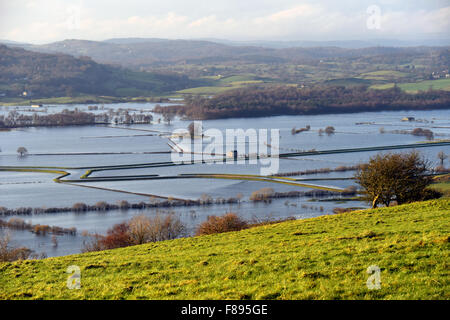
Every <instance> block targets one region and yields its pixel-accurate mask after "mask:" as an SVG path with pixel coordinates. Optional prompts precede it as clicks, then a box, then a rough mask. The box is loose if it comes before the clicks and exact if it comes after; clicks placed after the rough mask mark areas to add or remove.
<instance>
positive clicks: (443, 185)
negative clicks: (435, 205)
mask: <svg viewBox="0 0 450 320" xmlns="http://www.w3.org/2000/svg"><path fill="white" fill-rule="evenodd" d="M430 187H431V188H433V189H435V190H437V191H439V192H441V193H442V194H443V195H444V196H445V197H450V182H440V183H434V184H432V185H431V186H430Z"/></svg>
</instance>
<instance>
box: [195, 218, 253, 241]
mask: <svg viewBox="0 0 450 320" xmlns="http://www.w3.org/2000/svg"><path fill="white" fill-rule="evenodd" d="M246 228H248V223H247V222H246V221H245V220H243V219H241V218H240V217H238V216H237V215H236V214H235V213H227V214H225V215H223V216H219V217H218V216H209V217H208V219H207V220H206V221H205V222H203V223H201V224H200V225H199V226H198V228H197V231H196V233H195V234H196V235H197V236H201V235H207V234H213V233H222V232H229V231H239V230H242V229H246Z"/></svg>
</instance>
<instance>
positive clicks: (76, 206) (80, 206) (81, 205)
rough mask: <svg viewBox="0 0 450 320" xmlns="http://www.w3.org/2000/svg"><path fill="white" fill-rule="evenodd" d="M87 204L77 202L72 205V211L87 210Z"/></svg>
mask: <svg viewBox="0 0 450 320" xmlns="http://www.w3.org/2000/svg"><path fill="white" fill-rule="evenodd" d="M87 209H88V206H87V205H86V204H85V203H82V202H77V203H75V204H74V205H73V206H72V211H75V212H84V211H87Z"/></svg>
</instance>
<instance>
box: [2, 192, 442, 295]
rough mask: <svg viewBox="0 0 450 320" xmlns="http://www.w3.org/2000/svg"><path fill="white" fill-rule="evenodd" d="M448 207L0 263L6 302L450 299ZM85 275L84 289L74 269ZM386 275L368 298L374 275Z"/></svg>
mask: <svg viewBox="0 0 450 320" xmlns="http://www.w3.org/2000/svg"><path fill="white" fill-rule="evenodd" d="M449 214H450V200H449V199H448V198H447V199H441V200H434V201H428V202H422V203H413V204H409V205H402V206H397V207H391V208H380V209H376V210H365V211H357V212H350V213H344V214H338V215H326V216H322V217H318V218H313V219H306V220H298V221H290V222H283V223H279V224H274V225H267V226H262V227H257V228H252V229H248V230H244V231H240V232H230V233H224V234H217V235H211V236H202V237H195V238H186V239H178V240H172V241H164V242H159V243H151V244H146V245H141V246H134V247H128V248H122V249H115V250H110V251H103V252H94V253H87V254H79V255H72V256H66V257H58V258H51V259H44V260H32V261H18V262H14V263H0V287H1V288H2V290H1V291H0V298H1V299H55V298H57V299H450V296H449V292H450V287H449V281H448V279H449V278H448V277H449V272H448V270H449V269H448V262H449V248H450V245H449V239H450V238H449V235H448V230H449V227H450V215H449ZM70 265H77V266H79V267H80V269H81V289H79V290H75V289H74V290H69V289H68V288H67V287H66V283H67V277H68V274H67V273H66V269H67V267H68V266H70ZM372 265H376V266H379V268H380V269H381V273H380V277H381V289H379V290H374V289H372V290H369V289H368V288H367V286H366V281H367V279H368V277H369V275H368V274H367V269H368V267H369V266H372Z"/></svg>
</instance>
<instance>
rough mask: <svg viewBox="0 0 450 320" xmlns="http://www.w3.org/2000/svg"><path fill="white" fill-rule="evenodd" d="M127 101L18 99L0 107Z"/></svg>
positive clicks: (113, 99) (96, 97)
mask: <svg viewBox="0 0 450 320" xmlns="http://www.w3.org/2000/svg"><path fill="white" fill-rule="evenodd" d="M123 101H126V100H125V99H122V98H117V97H107V96H101V97H98V96H78V97H55V98H46V99H33V100H30V99H16V100H14V101H12V102H0V105H3V106H9V105H20V104H22V105H31V104H76V103H113V102H123Z"/></svg>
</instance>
